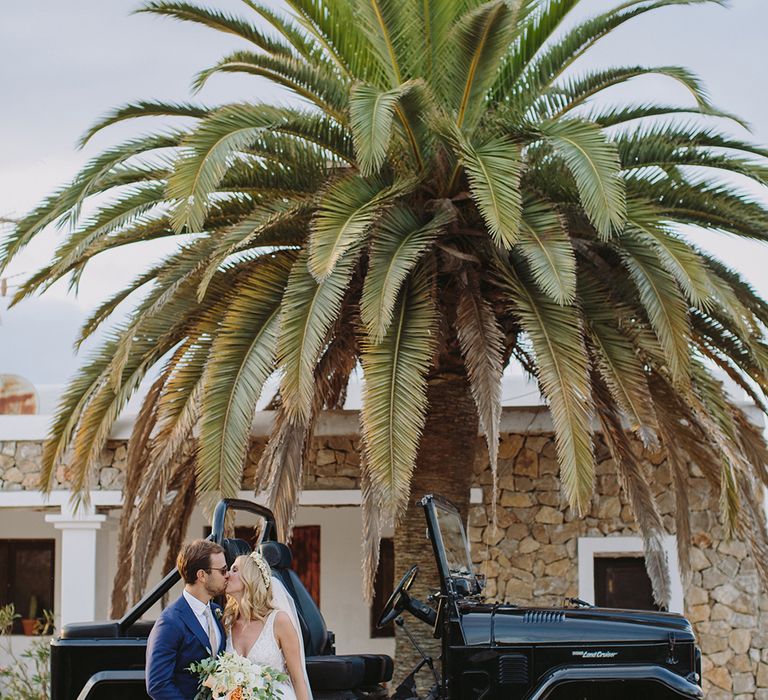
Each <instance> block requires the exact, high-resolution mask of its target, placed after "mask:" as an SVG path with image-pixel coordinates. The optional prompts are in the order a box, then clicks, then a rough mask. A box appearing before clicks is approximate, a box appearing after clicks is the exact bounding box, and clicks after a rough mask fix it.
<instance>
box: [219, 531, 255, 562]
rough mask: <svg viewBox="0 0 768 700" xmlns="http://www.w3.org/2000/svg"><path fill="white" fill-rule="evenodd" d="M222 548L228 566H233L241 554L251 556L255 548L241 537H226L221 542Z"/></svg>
mask: <svg viewBox="0 0 768 700" xmlns="http://www.w3.org/2000/svg"><path fill="white" fill-rule="evenodd" d="M221 546H222V547H223V548H224V559H226V561H227V566H232V564H234V563H235V559H237V558H238V557H239V556H240V555H241V554H250V553H251V552H252V551H253V547H251V545H249V544H248V543H247V542H246V541H245V540H243V539H240V538H239V537H225V538H224V539H223V540H222V541H221Z"/></svg>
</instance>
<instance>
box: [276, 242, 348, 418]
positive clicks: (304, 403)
mask: <svg viewBox="0 0 768 700" xmlns="http://www.w3.org/2000/svg"><path fill="white" fill-rule="evenodd" d="M360 250H361V247H360V246H354V247H353V248H351V249H350V250H348V251H347V253H346V255H344V256H343V257H342V258H341V259H340V260H339V261H338V262H337V263H336V266H335V267H334V268H333V271H332V272H331V273H330V274H329V275H328V276H327V277H325V279H323V281H322V282H317V281H316V280H315V278H314V277H313V276H312V273H311V272H310V271H309V267H308V257H309V256H308V254H307V251H306V250H305V251H302V253H301V254H300V255H299V257H298V258H297V260H296V262H295V263H294V264H293V268H292V270H291V274H290V277H289V278H288V286H287V287H286V290H285V295H284V296H283V302H282V307H283V310H282V314H281V320H280V337H279V341H278V350H277V356H278V365H279V367H280V369H281V370H282V371H283V378H282V381H281V383H280V395H281V397H282V399H283V402H284V405H285V406H286V410H287V411H288V415H289V417H290V419H291V420H292V421H294V422H295V423H298V422H299V418H301V419H302V420H303V421H304V422H307V421H308V419H309V415H310V410H311V404H312V396H313V384H314V378H313V377H314V374H313V373H314V369H315V365H316V363H317V360H318V357H319V356H320V351H321V349H322V347H323V345H324V344H325V343H326V342H327V336H328V333H329V331H330V330H331V327H332V326H333V324H334V323H335V321H336V319H337V318H338V314H339V310H340V309H341V303H342V298H343V296H344V292H345V290H346V289H347V286H348V285H349V281H350V279H351V277H352V273H353V272H354V269H355V265H356V264H357V259H358V257H359V253H360Z"/></svg>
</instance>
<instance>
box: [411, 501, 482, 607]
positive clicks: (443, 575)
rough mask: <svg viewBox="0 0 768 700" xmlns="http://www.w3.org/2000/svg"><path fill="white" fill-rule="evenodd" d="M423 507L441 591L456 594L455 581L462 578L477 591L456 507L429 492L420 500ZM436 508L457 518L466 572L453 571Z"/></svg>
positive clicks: (465, 539)
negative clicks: (467, 569) (467, 570)
mask: <svg viewBox="0 0 768 700" xmlns="http://www.w3.org/2000/svg"><path fill="white" fill-rule="evenodd" d="M420 503H421V505H422V507H423V508H424V514H425V515H426V518H427V534H428V535H429V538H430V540H431V541H432V548H433V550H434V553H435V561H436V563H437V570H438V573H439V574H440V587H441V589H442V591H443V593H451V594H454V595H455V594H457V593H458V591H457V587H456V585H455V581H456V580H457V579H462V580H464V581H468V582H469V584H470V591H471V592H472V593H476V592H479V590H480V585H479V582H478V580H477V576H476V574H475V570H474V567H473V566H472V557H471V554H470V550H469V540H468V539H467V531H466V528H465V527H464V523H463V522H462V520H461V514H460V513H459V509H458V508H456V506H455V505H453V503H451V502H450V501H449V500H448V499H446V498H443V497H442V496H437V495H433V494H430V495H428V496H424V498H422V499H421V501H420ZM438 510H444V511H447V512H448V513H449V514H451V515H455V516H456V518H457V519H458V523H459V527H460V528H461V537H462V541H463V549H464V556H466V560H467V566H468V567H469V572H468V573H466V574H463V573H459V572H453V571H451V567H450V564H449V561H448V553H447V550H446V546H445V540H444V539H443V533H442V530H441V528H440V517H439V513H438Z"/></svg>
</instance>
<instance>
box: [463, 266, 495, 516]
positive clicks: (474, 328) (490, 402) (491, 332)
mask: <svg viewBox="0 0 768 700" xmlns="http://www.w3.org/2000/svg"><path fill="white" fill-rule="evenodd" d="M466 279H467V282H466V287H465V288H464V290H463V292H462V293H461V294H460V299H459V303H458V306H457V308H456V335H457V336H458V339H459V345H460V346H461V352H462V355H463V356H464V362H465V364H466V368H467V376H468V378H469V386H470V389H471V391H472V396H473V398H474V399H475V405H476V406H477V414H478V417H479V419H480V427H481V428H482V431H483V434H484V435H485V439H486V441H487V443H488V457H489V462H490V466H491V478H492V494H491V521H492V522H493V524H494V527H495V526H496V504H497V501H498V491H499V486H498V456H499V427H500V423H501V376H502V373H503V371H504V366H503V365H502V356H503V355H502V354H503V348H504V337H503V335H502V332H501V329H500V328H499V324H498V322H497V321H496V318H495V316H494V314H493V311H492V309H491V306H490V304H488V302H487V301H486V300H485V299H484V298H483V296H482V294H481V291H480V284H479V281H478V279H477V273H475V272H474V271H473V270H471V269H467V278H466Z"/></svg>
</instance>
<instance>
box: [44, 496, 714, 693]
mask: <svg viewBox="0 0 768 700" xmlns="http://www.w3.org/2000/svg"><path fill="white" fill-rule="evenodd" d="M421 504H422V506H423V507H424V512H425V515H426V519H427V531H428V534H429V538H430V539H431V541H432V547H433V550H434V553H435V559H436V561H437V568H438V570H439V573H440V581H441V586H440V590H439V591H436V592H435V594H434V596H431V598H430V601H429V602H430V603H432V604H431V605H430V604H427V603H425V602H421V601H417V600H415V599H413V598H411V597H410V596H409V594H408V590H409V588H410V586H411V584H412V583H413V581H414V579H415V577H416V575H417V572H418V569H417V567H413V568H412V569H411V570H410V571H408V572H407V573H406V574H405V576H403V578H402V579H401V580H400V582H399V584H398V585H397V586H396V587H395V590H394V592H393V594H392V597H391V598H390V599H389V601H388V602H387V604H386V606H385V608H384V611H383V612H382V615H381V619H380V620H379V623H380V624H381V625H386V624H391V623H392V622H397V623H398V624H400V625H401V626H402V625H404V623H403V620H402V617H401V614H402V613H403V612H406V611H407V612H409V613H411V614H412V615H413V616H415V617H416V618H418V619H419V620H421V621H422V622H424V623H425V624H428V625H430V626H431V627H432V628H433V631H434V634H435V636H436V637H439V638H440V639H441V640H442V654H441V659H440V664H439V672H438V668H435V666H434V664H433V663H432V660H431V659H427V658H425V659H424V660H423V661H422V662H421V663H420V664H419V665H418V666H417V668H416V669H414V671H413V672H412V673H411V674H410V675H409V676H407V677H406V679H405V680H404V681H403V682H402V683H401V684H400V686H399V687H398V688H397V689H395V690H394V696H393V697H395V698H398V699H399V700H405V699H406V698H418V695H417V691H416V684H415V681H414V678H415V674H416V673H417V672H419V671H423V672H425V673H426V672H428V671H431V672H432V674H433V675H434V685H433V687H432V688H431V689H430V690H429V691H427V692H426V694H425V696H424V697H426V698H428V699H430V700H437V699H438V698H442V699H446V700H447V699H451V700H455V699H458V698H461V699H462V700H463V699H470V698H478V699H479V698H485V699H486V700H490V699H491V698H492V699H494V700H496V699H499V698H505V699H509V700H544V698H547V699H548V700H604V699H607V698H621V699H622V700H641V699H642V700H646V699H647V698H654V699H655V700H668V699H669V700H671V699H673V698H702V697H703V693H702V691H701V688H700V685H699V683H700V678H701V655H700V652H699V649H698V648H697V647H696V645H695V640H694V636H693V631H692V629H691V625H690V623H689V622H688V621H687V620H686V619H685V618H683V617H681V616H680V615H674V614H669V613H656V612H641V611H626V610H608V609H599V608H594V607H590V606H588V605H586V604H584V603H581V601H577V602H576V603H575V605H574V607H567V608H530V607H518V606H516V605H508V604H498V603H494V604H492V603H487V602H485V600H484V599H483V596H482V593H481V586H480V583H479V580H478V578H477V577H476V576H475V574H474V572H473V569H472V563H471V559H470V555H469V545H468V542H467V539H466V535H465V531H464V527H463V525H462V522H461V518H460V517H459V513H458V511H457V510H456V508H455V507H454V506H453V505H451V504H450V503H449V502H447V501H446V500H444V499H442V498H440V497H439V496H426V497H425V498H423V499H422V501H421ZM232 510H235V511H248V512H250V513H252V514H255V515H257V516H259V517H260V518H262V519H263V524H262V526H261V528H260V532H261V535H260V543H259V547H260V548H261V550H262V553H263V554H264V556H265V558H266V559H267V561H268V562H269V563H270V565H271V566H272V569H273V573H274V575H275V576H277V577H279V578H280V579H281V580H282V582H283V583H284V584H285V585H286V588H287V589H288V591H289V592H290V593H291V595H292V596H293V598H294V600H295V601H296V605H297V609H298V611H299V616H300V618H301V619H300V622H301V626H302V633H303V636H304V644H305V649H306V652H307V671H308V675H309V680H310V684H311V686H312V690H313V693H314V696H315V698H317V700H342V699H351V698H361V699H363V698H368V699H371V700H372V699H374V698H383V697H386V696H387V690H386V686H385V684H386V683H387V682H388V681H389V680H391V678H392V671H393V666H392V659H391V658H390V657H388V656H383V655H377V654H360V655H353V656H340V655H336V654H335V653H334V646H333V643H334V638H333V634H332V633H331V632H329V631H328V630H327V628H326V626H325V622H324V621H323V617H322V615H321V614H320V611H319V610H318V609H317V606H316V605H315V603H314V601H313V600H312V598H311V597H310V595H309V594H308V592H307V590H306V589H305V588H304V586H303V584H302V583H301V581H300V580H299V578H298V577H297V576H296V574H295V572H294V571H293V570H292V569H291V568H290V564H291V554H290V550H289V549H288V547H286V546H285V545H284V544H281V543H279V542H277V541H276V540H275V537H274V535H275V532H276V528H275V521H274V517H273V515H272V513H271V512H270V511H269V510H268V509H266V508H264V507H262V506H258V505H256V504H253V503H250V502H247V501H240V500H229V499H228V500H224V501H222V502H221V503H219V505H218V507H217V508H216V512H215V514H214V521H213V530H212V533H211V538H212V539H214V540H215V541H217V542H220V543H221V544H222V545H223V546H224V548H225V551H226V553H227V560H228V562H229V563H230V564H231V562H232V561H233V560H234V558H235V557H236V556H237V555H238V554H241V553H244V552H245V551H249V550H250V547H249V546H248V545H247V544H246V543H244V542H243V541H242V540H236V539H228V538H225V537H224V523H225V517H226V515H227V512H228V511H232ZM178 580H179V576H178V573H177V572H175V571H174V572H171V573H170V574H168V575H167V576H166V577H165V578H164V579H163V580H162V581H161V582H160V583H159V584H158V585H157V586H156V587H155V588H154V589H153V590H152V591H150V592H149V593H148V594H147V595H146V596H145V597H144V598H143V599H142V600H141V602H139V603H138V604H137V605H136V606H135V607H134V608H133V609H132V610H131V611H130V612H128V614H126V615H125V617H123V619H122V620H119V621H111V622H93V623H79V624H71V625H66V626H65V627H64V628H63V630H62V631H61V635H60V637H59V638H57V639H56V640H54V641H53V642H52V646H53V648H52V655H51V685H52V688H51V689H52V700H107V699H109V700H123V699H127V698H146V697H147V696H146V694H145V691H144V657H145V652H146V643H147V636H148V634H149V630H150V629H151V627H152V623H151V622H145V621H142V620H141V619H140V618H141V616H142V615H143V614H144V613H145V612H146V611H147V610H148V609H149V608H150V607H151V606H152V605H153V604H154V603H156V602H157V601H158V600H159V599H160V598H161V597H162V595H163V594H164V593H165V592H167V591H168V590H169V589H170V588H171V586H173V584H174V583H176V582H177V581H178ZM406 631H407V630H406Z"/></svg>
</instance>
